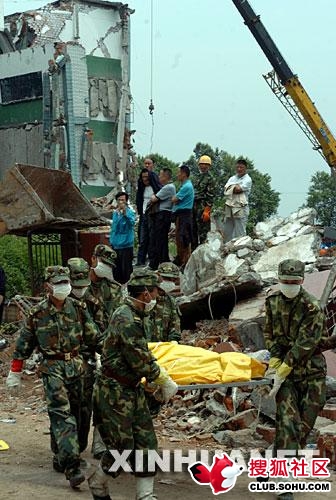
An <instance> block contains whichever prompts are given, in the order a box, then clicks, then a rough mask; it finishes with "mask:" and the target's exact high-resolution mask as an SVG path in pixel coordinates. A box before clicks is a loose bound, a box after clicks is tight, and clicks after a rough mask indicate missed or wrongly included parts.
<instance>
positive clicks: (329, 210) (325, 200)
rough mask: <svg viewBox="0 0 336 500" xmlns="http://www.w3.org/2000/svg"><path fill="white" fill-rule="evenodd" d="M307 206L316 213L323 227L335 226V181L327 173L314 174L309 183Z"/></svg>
mask: <svg viewBox="0 0 336 500" xmlns="http://www.w3.org/2000/svg"><path fill="white" fill-rule="evenodd" d="M307 206H308V207H311V208H315V210H316V211H317V221H318V222H319V223H320V224H322V225H323V226H336V180H335V178H333V177H331V176H330V174H328V173H327V172H316V173H315V174H314V175H313V176H312V178H311V181H310V186H309V190H308V195H307Z"/></svg>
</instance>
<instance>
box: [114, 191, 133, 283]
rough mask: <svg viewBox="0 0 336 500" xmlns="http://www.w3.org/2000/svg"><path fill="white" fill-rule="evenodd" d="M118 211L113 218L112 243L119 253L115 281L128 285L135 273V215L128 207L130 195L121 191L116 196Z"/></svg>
mask: <svg viewBox="0 0 336 500" xmlns="http://www.w3.org/2000/svg"><path fill="white" fill-rule="evenodd" d="M116 200H117V203H118V207H117V209H116V210H115V211H114V213H113V216H112V227H111V234H110V243H111V246H112V248H113V250H115V251H116V253H117V259H116V263H115V264H116V267H115V269H114V271H113V275H114V279H115V280H116V281H118V282H119V283H122V284H123V283H126V282H127V281H128V280H129V278H130V276H131V273H132V271H133V267H132V261H133V245H134V224H135V213H134V211H133V210H132V209H131V208H129V207H128V206H127V202H128V194H127V193H124V192H122V191H120V192H119V193H117V195H116Z"/></svg>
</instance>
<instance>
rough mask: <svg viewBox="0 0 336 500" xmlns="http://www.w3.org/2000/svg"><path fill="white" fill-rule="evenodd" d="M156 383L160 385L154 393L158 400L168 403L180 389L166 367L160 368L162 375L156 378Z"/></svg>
mask: <svg viewBox="0 0 336 500" xmlns="http://www.w3.org/2000/svg"><path fill="white" fill-rule="evenodd" d="M154 383H155V384H157V385H159V386H160V387H159V389H158V390H157V391H156V392H155V394H154V396H155V398H156V399H157V400H158V401H162V402H165V403H168V401H169V400H170V399H171V398H172V397H174V396H175V394H176V393H177V391H178V385H177V384H176V382H174V380H173V379H172V378H171V377H170V376H169V375H168V373H167V372H166V370H165V369H164V368H160V375H159V376H158V377H157V378H156V379H155V380H154Z"/></svg>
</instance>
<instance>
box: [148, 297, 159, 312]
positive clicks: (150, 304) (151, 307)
mask: <svg viewBox="0 0 336 500" xmlns="http://www.w3.org/2000/svg"><path fill="white" fill-rule="evenodd" d="M155 306H156V299H152V300H151V301H150V302H146V303H145V311H146V312H149V311H152V310H153V309H154V307H155Z"/></svg>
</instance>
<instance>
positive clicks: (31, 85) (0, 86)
mask: <svg viewBox="0 0 336 500" xmlns="http://www.w3.org/2000/svg"><path fill="white" fill-rule="evenodd" d="M0 91H1V104H12V103H14V102H22V101H28V100H29V101H30V100H33V99H40V98H41V97H42V95H43V89H42V73H41V71H36V72H35V73H26V74H25V75H17V76H12V77H9V78H3V79H1V80H0Z"/></svg>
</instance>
